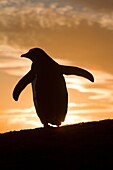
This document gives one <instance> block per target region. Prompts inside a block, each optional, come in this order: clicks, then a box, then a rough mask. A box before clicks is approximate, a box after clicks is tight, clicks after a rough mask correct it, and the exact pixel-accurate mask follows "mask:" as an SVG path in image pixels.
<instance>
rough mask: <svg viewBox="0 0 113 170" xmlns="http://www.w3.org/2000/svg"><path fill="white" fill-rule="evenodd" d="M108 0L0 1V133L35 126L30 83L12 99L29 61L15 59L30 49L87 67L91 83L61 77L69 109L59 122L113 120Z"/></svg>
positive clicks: (110, 4) (112, 25)
mask: <svg viewBox="0 0 113 170" xmlns="http://www.w3.org/2000/svg"><path fill="white" fill-rule="evenodd" d="M112 7H113V2H112V0H106V1H105V0H103V1H101V0H98V1H95V3H93V2H91V1H89V0H79V1H78V0H70V1H67V0H62V1H59V0H58V1H56V0H55V1H52V0H48V1H46V0H42V1H38V2H37V1H35V0H29V1H27V0H20V1H18V0H10V1H9V0H6V1H4V0H1V1H0V82H1V84H0V92H1V95H0V132H1V133H2V132H6V131H10V130H20V129H25V128H36V127H41V126H42V125H41V123H40V120H39V119H38V117H37V114H36V113H35V108H34V105H33V100H32V90H31V85H28V86H27V88H26V89H25V90H24V91H23V92H22V94H21V95H20V98H19V101H18V102H15V101H14V100H13V99H12V91H13V88H14V86H15V85H16V83H17V82H18V81H19V80H20V78H21V77H22V76H24V75H25V74H26V73H27V71H29V69H30V66H31V62H30V61H29V60H27V59H22V58H20V55H21V54H22V53H25V52H27V51H28V50H29V49H30V48H32V47H40V48H42V49H44V50H45V51H46V52H47V53H48V54H49V55H50V56H51V57H52V58H53V59H54V60H55V61H57V62H58V63H60V64H65V65H73V66H79V67H82V68H84V69H88V70H89V71H90V72H91V73H92V74H93V75H94V77H95V83H91V82H90V81H88V80H85V79H84V78H80V77H77V76H65V78H66V83H67V88H68V94H69V107H68V113H67V117H66V120H65V122H64V123H63V124H69V123H77V122H84V121H93V120H100V119H109V118H113V106H112V105H113V99H112V94H113V67H112V61H113V22H112V18H113V13H112V10H113V9H112Z"/></svg>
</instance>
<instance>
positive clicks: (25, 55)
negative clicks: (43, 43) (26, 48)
mask: <svg viewBox="0 0 113 170" xmlns="http://www.w3.org/2000/svg"><path fill="white" fill-rule="evenodd" d="M20 57H26V58H28V53H25V54H22V55H21V56H20Z"/></svg>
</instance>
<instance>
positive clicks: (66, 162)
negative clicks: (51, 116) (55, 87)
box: [0, 120, 113, 170]
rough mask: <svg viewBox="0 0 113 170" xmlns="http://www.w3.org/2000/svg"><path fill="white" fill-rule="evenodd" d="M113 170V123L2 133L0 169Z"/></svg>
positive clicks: (0, 139)
mask: <svg viewBox="0 0 113 170" xmlns="http://www.w3.org/2000/svg"><path fill="white" fill-rule="evenodd" d="M5 168H7V169H8V168H14V169H53V170H54V169H60V170H62V169H69V170H70V169H77V170H78V169H83V168H84V169H90V170H91V169H96V170H97V169H103V168H105V169H110V168H113V120H103V121H99V122H89V123H81V124H76V125H70V126H64V127H60V128H50V129H44V128H37V129H33V130H21V131H18V132H17V131H14V132H8V133H5V134H0V169H5Z"/></svg>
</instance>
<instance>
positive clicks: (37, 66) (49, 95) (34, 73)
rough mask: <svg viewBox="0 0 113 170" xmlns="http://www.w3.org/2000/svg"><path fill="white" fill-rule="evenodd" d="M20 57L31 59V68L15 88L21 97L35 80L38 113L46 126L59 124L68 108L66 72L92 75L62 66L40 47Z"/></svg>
mask: <svg viewBox="0 0 113 170" xmlns="http://www.w3.org/2000/svg"><path fill="white" fill-rule="evenodd" d="M21 57H26V58H28V59H30V60H31V61H32V62H33V63H32V66H31V70H30V71H29V72H28V73H27V74H26V75H25V76H24V77H23V78H22V79H21V80H20V81H19V82H18V83H17V85H16V86H15V88H14V91H13V98H14V100H16V101H17V100H18V98H19V95H20V93H21V92H22V90H23V89H24V88H25V87H26V86H27V85H28V84H29V83H32V90H33V100H34V105H35V109H36V112H37V114H38V116H39V118H40V121H41V122H42V124H43V125H44V127H49V124H51V125H57V126H60V125H61V123H62V122H63V121H64V120H65V116H66V113H67V108H68V92H67V88H66V82H65V79H64V77H63V74H65V75H77V76H82V77H84V78H87V79H89V80H90V81H91V82H94V77H93V75H92V74H91V73H90V72H88V71H86V70H84V69H82V68H79V67H72V66H64V65H59V64H58V63H57V62H55V61H54V60H53V59H52V58H51V57H49V56H48V54H47V53H45V52H44V51H43V50H42V49H40V48H33V49H30V50H29V51H28V52H27V53H25V54H22V55H21Z"/></svg>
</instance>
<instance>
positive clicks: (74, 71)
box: [60, 65, 94, 82]
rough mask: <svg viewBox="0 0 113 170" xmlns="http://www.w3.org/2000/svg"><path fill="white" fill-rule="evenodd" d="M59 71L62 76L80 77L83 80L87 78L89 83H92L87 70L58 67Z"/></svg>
mask: <svg viewBox="0 0 113 170" xmlns="http://www.w3.org/2000/svg"><path fill="white" fill-rule="evenodd" d="M60 69H61V72H62V74H66V75H77V76H82V77H84V78H87V79H88V80H90V81H91V82H94V77H93V75H92V74H91V73H90V72H88V71H87V70H84V69H82V68H79V67H73V66H64V65H60Z"/></svg>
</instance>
